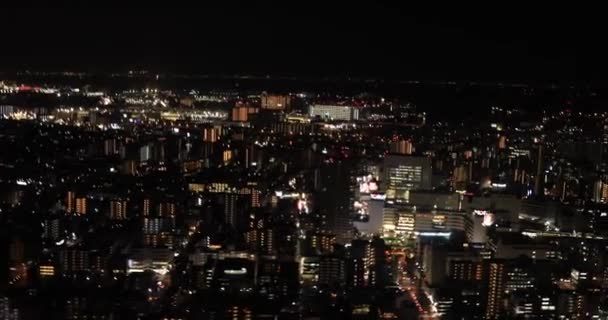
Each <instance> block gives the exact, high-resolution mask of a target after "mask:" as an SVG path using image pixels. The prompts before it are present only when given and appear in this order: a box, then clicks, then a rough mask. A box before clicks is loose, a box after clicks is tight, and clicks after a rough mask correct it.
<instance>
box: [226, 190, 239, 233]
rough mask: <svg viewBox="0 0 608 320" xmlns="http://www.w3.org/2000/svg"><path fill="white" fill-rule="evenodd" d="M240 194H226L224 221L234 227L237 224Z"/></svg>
mask: <svg viewBox="0 0 608 320" xmlns="http://www.w3.org/2000/svg"><path fill="white" fill-rule="evenodd" d="M238 200H239V196H238V195H236V194H230V193H227V194H225V195H224V222H225V223H226V224H229V225H231V226H233V227H236V226H237V210H236V207H237V202H238Z"/></svg>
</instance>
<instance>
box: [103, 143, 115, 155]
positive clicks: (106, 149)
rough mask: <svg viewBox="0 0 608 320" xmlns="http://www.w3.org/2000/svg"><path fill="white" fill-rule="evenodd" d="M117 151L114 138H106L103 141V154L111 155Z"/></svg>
mask: <svg viewBox="0 0 608 320" xmlns="http://www.w3.org/2000/svg"><path fill="white" fill-rule="evenodd" d="M117 153H118V145H117V143H116V139H107V140H105V141H104V142H103V154H104V155H105V156H113V155H115V154H117Z"/></svg>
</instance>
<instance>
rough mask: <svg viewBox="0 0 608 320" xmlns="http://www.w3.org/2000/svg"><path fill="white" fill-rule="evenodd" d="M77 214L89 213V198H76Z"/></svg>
mask: <svg viewBox="0 0 608 320" xmlns="http://www.w3.org/2000/svg"><path fill="white" fill-rule="evenodd" d="M75 213H76V214H77V215H84V214H87V198H85V197H80V198H76V211H75Z"/></svg>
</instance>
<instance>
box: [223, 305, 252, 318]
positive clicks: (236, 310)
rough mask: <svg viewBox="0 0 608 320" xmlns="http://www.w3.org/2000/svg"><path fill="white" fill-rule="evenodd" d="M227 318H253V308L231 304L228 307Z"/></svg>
mask: <svg viewBox="0 0 608 320" xmlns="http://www.w3.org/2000/svg"><path fill="white" fill-rule="evenodd" d="M224 319H226V320H251V319H252V318H251V309H249V308H248V307H242V306H230V307H228V308H227V309H226V317H225V318H224Z"/></svg>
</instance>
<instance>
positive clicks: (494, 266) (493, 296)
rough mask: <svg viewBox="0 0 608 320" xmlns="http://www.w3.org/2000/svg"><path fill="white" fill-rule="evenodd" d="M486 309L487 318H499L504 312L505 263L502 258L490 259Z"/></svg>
mask: <svg viewBox="0 0 608 320" xmlns="http://www.w3.org/2000/svg"><path fill="white" fill-rule="evenodd" d="M485 285H486V291H485V298H486V310H485V312H484V318H485V319H498V318H500V316H501V314H502V311H503V310H502V306H503V301H502V300H503V293H504V290H505V264H504V262H502V261H500V260H491V261H488V267H487V275H486V279H485Z"/></svg>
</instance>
